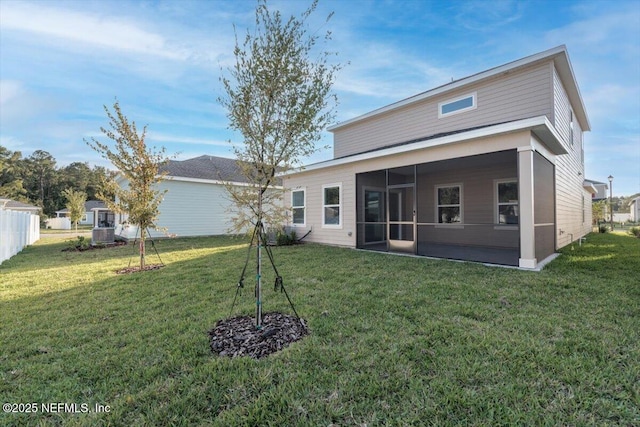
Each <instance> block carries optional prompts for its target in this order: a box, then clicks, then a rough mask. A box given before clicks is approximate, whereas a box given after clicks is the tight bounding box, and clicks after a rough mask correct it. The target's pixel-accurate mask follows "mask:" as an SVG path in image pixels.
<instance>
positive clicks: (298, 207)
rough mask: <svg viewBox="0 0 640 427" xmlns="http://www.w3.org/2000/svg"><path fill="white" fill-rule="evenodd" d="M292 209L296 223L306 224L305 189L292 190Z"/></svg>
mask: <svg viewBox="0 0 640 427" xmlns="http://www.w3.org/2000/svg"><path fill="white" fill-rule="evenodd" d="M291 211H292V214H293V224H294V225H305V222H306V216H305V194H304V190H294V191H292V192H291Z"/></svg>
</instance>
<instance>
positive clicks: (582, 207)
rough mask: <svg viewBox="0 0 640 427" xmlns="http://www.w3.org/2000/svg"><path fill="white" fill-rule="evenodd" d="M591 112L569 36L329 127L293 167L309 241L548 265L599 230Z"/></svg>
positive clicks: (295, 221)
mask: <svg viewBox="0 0 640 427" xmlns="http://www.w3.org/2000/svg"><path fill="white" fill-rule="evenodd" d="M589 130H590V125H589V119H588V117H587V113H586V111H585V107H584V103H583V100H582V97H581V95H580V90H579V89H578V85H577V83H576V79H575V76H574V73H573V70H572V68H571V63H570V61H569V56H568V54H567V50H566V47H565V46H559V47H556V48H553V49H550V50H547V51H544V52H541V53H538V54H535V55H532V56H528V57H526V58H522V59H519V60H517V61H514V62H510V63H508V64H504V65H501V66H499V67H495V68H492V69H489V70H486V71H483V72H480V73H477V74H474V75H472V76H469V77H466V78H463V79H460V80H456V81H453V82H451V83H449V84H446V85H443V86H440V87H437V88H434V89H431V90H429V91H427V92H424V93H421V94H418V95H415V96H412V97H410V98H407V99H404V100H402V101H399V102H396V103H394V104H391V105H387V106H385V107H382V108H380V109H377V110H374V111H371V112H369V113H366V114H364V115H362V116H359V117H355V118H353V119H350V120H347V121H344V122H342V123H339V124H337V125H334V126H332V127H330V128H329V131H331V132H332V133H333V135H334V158H333V159H332V160H329V161H325V162H321V163H316V164H312V165H308V166H306V167H304V168H301V170H299V171H296V172H295V173H290V174H288V175H287V176H285V177H283V178H284V181H283V182H284V185H285V187H286V188H289V189H290V192H289V194H288V196H287V200H286V202H287V203H288V204H289V206H290V207H291V209H292V219H291V222H292V225H293V226H294V227H299V228H300V229H301V230H305V231H306V230H309V229H311V230H312V232H311V233H310V234H309V236H308V237H307V238H306V240H307V241H313V242H318V243H325V244H331V245H340V246H347V247H356V248H361V249H370V250H378V251H388V252H403V253H410V254H416V255H423V256H429V257H439V258H450V259H461V260H471V261H479V262H486V263H495V264H503V265H513V266H519V267H523V268H537V267H538V266H539V265H540V263H541V262H543V261H544V260H546V259H549V257H550V256H552V255H553V254H554V253H555V251H556V249H558V248H561V247H563V246H565V245H567V244H569V243H571V241H572V240H577V239H578V238H580V237H581V236H583V235H585V234H586V233H588V232H589V231H590V227H591V192H592V191H593V187H592V186H591V185H590V184H588V183H585V182H584V173H585V171H584V148H583V132H585V131H589Z"/></svg>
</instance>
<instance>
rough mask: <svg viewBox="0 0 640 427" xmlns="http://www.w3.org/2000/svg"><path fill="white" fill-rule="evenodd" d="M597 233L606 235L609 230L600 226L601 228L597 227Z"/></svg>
mask: <svg viewBox="0 0 640 427" xmlns="http://www.w3.org/2000/svg"><path fill="white" fill-rule="evenodd" d="M598 231H599V232H600V233H606V232H607V231H609V229H608V228H607V226H606V225H601V226H599V227H598Z"/></svg>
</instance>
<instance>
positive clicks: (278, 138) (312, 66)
mask: <svg viewBox="0 0 640 427" xmlns="http://www.w3.org/2000/svg"><path fill="white" fill-rule="evenodd" d="M317 4H318V2H317V0H315V1H314V2H313V3H312V4H311V6H310V7H309V8H308V9H307V10H306V11H305V12H304V13H303V14H302V15H301V17H300V18H296V17H294V16H292V17H290V18H289V19H287V20H286V21H284V20H283V18H282V16H281V14H280V12H278V11H276V12H272V11H269V9H268V8H267V3H266V1H264V0H261V1H259V2H258V6H257V8H256V16H255V24H256V27H255V29H254V31H253V32H250V31H248V32H247V34H246V36H245V38H244V41H242V42H240V41H239V40H238V36H237V33H236V44H235V49H234V55H235V59H236V63H235V65H234V66H233V67H230V68H228V69H227V71H228V77H226V76H223V77H222V78H221V82H222V84H223V87H224V89H225V96H223V97H221V98H220V99H219V101H220V103H221V104H222V106H224V107H225V108H226V110H227V117H228V118H229V121H230V125H229V127H230V128H231V129H233V130H235V131H238V132H240V133H241V134H242V137H243V139H244V141H243V142H244V144H242V145H240V146H234V147H233V150H234V153H235V155H236V158H237V159H238V165H239V168H240V169H241V171H242V173H243V175H244V176H245V177H246V179H247V180H248V182H250V183H252V184H253V185H252V186H248V187H237V186H236V187H234V186H232V185H227V190H228V191H229V193H230V195H231V199H232V201H233V202H234V207H235V214H236V215H235V217H234V218H233V220H234V225H235V226H236V228H237V229H238V230H247V229H248V228H250V227H251V226H253V227H256V228H255V229H256V230H259V231H262V227H263V224H264V223H265V222H266V223H268V224H282V223H284V220H285V219H286V218H287V210H286V209H284V208H282V207H281V202H280V201H281V200H282V197H283V195H284V189H282V188H280V187H279V186H277V177H276V174H277V173H286V172H287V171H289V170H291V169H292V168H294V167H297V166H300V164H301V159H302V158H304V157H307V156H309V155H311V154H312V153H314V152H316V151H317V147H316V143H317V142H318V141H319V140H320V137H321V132H322V130H323V129H324V128H325V127H326V126H327V125H329V124H331V122H332V121H333V119H334V109H335V105H336V104H337V98H336V96H335V94H332V93H331V86H332V84H333V81H334V79H335V74H336V72H337V71H338V70H339V69H340V68H341V67H342V66H341V65H338V64H332V63H330V61H329V59H330V56H331V55H333V53H331V52H327V51H325V50H321V49H318V47H317V42H318V40H319V37H318V36H317V35H316V33H317V31H309V29H308V26H307V19H308V18H309V16H310V15H311V14H312V12H313V11H314V10H315V9H316V7H317ZM331 15H332V14H330V15H329V16H328V17H327V21H328V20H329V19H330V18H331ZM330 39H331V33H330V32H327V33H326V34H325V36H324V41H325V42H327V41H328V40H330ZM312 56H313V57H314V58H312ZM256 234H258V241H257V246H258V267H257V270H258V274H257V284H256V326H257V327H258V328H260V327H261V325H262V311H261V307H262V303H261V282H260V277H261V274H260V271H261V270H260V269H261V266H260V262H261V256H260V246H261V243H264V242H262V240H263V235H262V233H261V232H258V233H256Z"/></svg>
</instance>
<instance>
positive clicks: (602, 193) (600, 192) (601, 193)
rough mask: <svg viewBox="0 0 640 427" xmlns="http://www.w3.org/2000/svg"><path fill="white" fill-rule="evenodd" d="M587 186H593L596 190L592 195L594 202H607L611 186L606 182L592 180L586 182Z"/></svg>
mask: <svg viewBox="0 0 640 427" xmlns="http://www.w3.org/2000/svg"><path fill="white" fill-rule="evenodd" d="M584 182H585V185H591V186H593V188H594V189H595V191H596V192H595V193H593V194H592V197H591V200H592V201H594V202H598V201H600V200H606V199H608V198H609V193H607V191H608V190H609V185H607V183H605V182H600V181H593V180H591V179H585V180H584Z"/></svg>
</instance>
